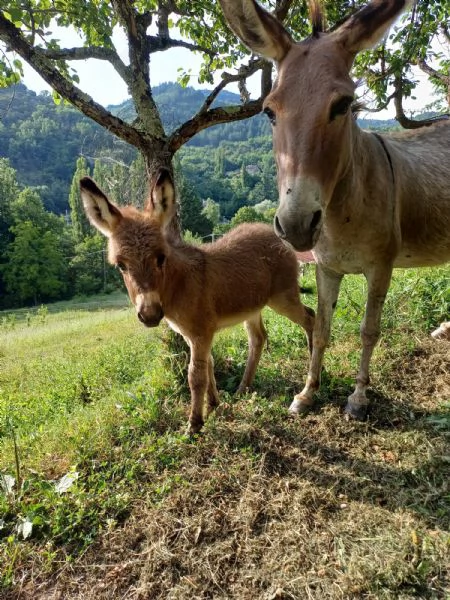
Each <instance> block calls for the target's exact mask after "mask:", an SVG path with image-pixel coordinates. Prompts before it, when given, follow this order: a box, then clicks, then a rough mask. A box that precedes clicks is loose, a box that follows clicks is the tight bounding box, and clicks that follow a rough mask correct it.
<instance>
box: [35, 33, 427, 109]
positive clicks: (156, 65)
mask: <svg viewBox="0 0 450 600" xmlns="http://www.w3.org/2000/svg"><path fill="white" fill-rule="evenodd" d="M53 32H54V34H56V35H55V37H56V36H57V35H58V33H59V35H60V43H61V46H63V47H67V48H69V47H75V46H80V45H81V41H80V38H79V36H78V35H77V34H76V32H75V31H74V30H68V29H59V30H58V28H57V27H55V28H53ZM172 35H173V37H176V35H174V34H173V33H172ZM113 41H114V45H115V46H116V49H117V51H118V53H119V55H120V56H121V58H122V60H124V62H128V60H127V46H126V39H125V35H124V34H123V32H122V31H120V30H119V29H118V28H117V29H116V31H115V32H114V36H113ZM70 64H71V65H72V66H73V67H74V68H75V69H76V71H77V74H78V76H79V77H80V84H79V87H80V88H81V89H82V90H83V91H85V92H87V93H88V94H89V95H91V96H92V97H93V99H94V100H95V101H97V102H98V103H100V104H102V105H111V104H120V103H121V102H123V101H124V100H126V99H127V98H128V92H127V89H126V86H125V83H124V82H123V80H122V79H121V78H120V77H119V76H118V75H117V73H116V71H115V70H114V68H113V67H112V65H110V63H108V62H107V61H100V60H94V59H90V60H85V61H72V62H71V63H70ZM200 64H201V56H200V55H196V54H194V53H192V52H190V51H189V50H187V49H185V48H172V49H170V50H167V51H165V52H157V53H155V54H152V56H151V65H150V73H151V84H152V86H155V85H158V84H160V83H165V82H168V81H176V80H177V77H178V75H179V72H178V69H179V68H180V67H182V68H183V69H186V70H188V69H190V70H191V73H192V78H191V83H190V85H191V86H192V87H194V88H200V87H207V86H205V85H201V84H199V83H198V79H197V76H198V72H199V68H200ZM415 75H416V76H417V79H418V80H419V81H420V85H419V86H418V88H416V93H415V95H416V96H417V100H407V101H405V103H404V108H405V110H406V112H407V111H408V110H413V111H414V110H415V111H420V110H422V109H423V108H424V106H426V105H427V104H429V103H430V102H431V101H432V100H433V98H432V88H431V85H430V84H429V83H428V80H427V77H426V75H425V74H423V73H422V72H421V71H420V70H416V71H415ZM219 77H220V76H219V75H218V76H217V82H218V81H220V78H219ZM259 81H260V78H259V74H256V75H255V76H253V77H252V78H250V79H249V80H248V82H247V84H248V85H247V87H248V89H249V91H250V92H251V95H252V98H257V97H259V91H260V88H259ZM23 83H24V84H25V85H26V86H27V87H28V88H29V89H31V90H33V91H35V92H37V93H38V92H41V91H43V90H49V91H50V89H51V88H50V87H49V86H48V85H47V84H46V83H45V81H44V80H43V79H42V78H41V77H40V76H39V75H38V74H37V73H36V72H35V71H34V70H33V69H32V68H31V67H29V66H28V65H27V64H26V63H24V78H23ZM226 89H227V90H229V91H232V92H238V89H237V85H236V84H231V85H229V86H227V88H226ZM391 104H392V103H391ZM361 116H362V117H368V118H371V117H372V118H376V119H380V118H381V119H388V118H393V117H394V107H393V105H392V106H389V107H388V109H387V110H384V111H381V112H378V113H364V112H363V113H362V114H361Z"/></svg>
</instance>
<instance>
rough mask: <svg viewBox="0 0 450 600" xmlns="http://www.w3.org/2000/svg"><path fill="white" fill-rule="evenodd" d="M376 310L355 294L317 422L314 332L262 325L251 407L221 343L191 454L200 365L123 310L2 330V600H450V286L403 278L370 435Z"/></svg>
mask: <svg viewBox="0 0 450 600" xmlns="http://www.w3.org/2000/svg"><path fill="white" fill-rule="evenodd" d="M312 281H313V276H312V268H311V267H309V268H308V269H307V272H306V275H305V278H304V283H305V284H308V283H311V282H312ZM364 293H365V284H364V280H363V279H362V278H360V277H351V278H348V280H347V281H346V283H345V286H344V288H343V290H342V293H341V297H340V300H339V303H338V307H337V310H336V316H335V320H334V326H333V337H332V343H331V346H330V348H329V350H328V351H327V354H326V361H325V370H324V372H323V378H322V379H323V382H322V388H321V390H320V392H319V394H318V398H317V404H316V407H315V409H314V410H313V411H312V412H311V413H310V414H309V415H308V416H306V417H305V418H303V419H290V418H288V417H287V411H286V409H287V407H288V405H289V403H290V401H291V399H292V396H293V394H294V393H295V392H296V391H298V390H299V389H301V387H302V385H303V382H304V379H305V376H306V372H307V349H306V341H305V338H304V335H303V334H302V332H299V330H298V328H297V327H296V326H294V325H293V324H291V323H290V322H288V321H286V320H284V319H282V318H281V317H279V316H278V315H274V313H271V311H269V310H267V311H265V322H266V325H267V329H268V333H269V349H268V350H266V351H265V352H264V354H263V358H262V360H261V364H260V367H259V369H258V372H257V376H256V381H255V384H254V391H253V392H252V393H250V394H248V395H247V396H245V397H241V398H236V397H234V396H233V392H234V390H235V389H236V387H237V384H238V383H239V379H240V376H241V375H242V372H243V368H244V365H245V360H246V338H245V333H244V331H243V328H242V327H237V328H233V329H230V330H226V331H223V332H221V333H220V334H219V335H218V336H217V341H216V344H215V346H214V355H215V361H216V376H217V382H218V386H219V389H220V390H221V401H222V404H221V407H220V408H219V410H218V411H217V413H216V414H215V415H214V416H212V417H211V418H210V419H209V420H208V422H207V424H206V426H205V428H204V432H203V433H202V434H201V435H199V436H196V437H195V438H194V439H190V438H188V437H186V436H185V435H184V431H185V429H186V424H187V413H188V406H189V390H188V387H187V381H186V365H187V353H186V349H185V347H184V346H183V344H181V343H179V342H178V341H177V340H176V339H175V337H174V335H173V334H170V333H169V332H168V330H167V328H166V326H165V325H161V326H160V327H159V328H158V329H154V330H153V329H152V330H149V329H145V328H144V327H143V326H142V325H141V324H140V323H139V322H138V321H137V319H136V317H135V315H134V313H133V310H132V309H131V308H130V306H129V303H128V300H127V298H126V296H125V295H124V294H119V293H117V294H115V295H111V296H105V297H98V298H94V299H90V300H86V301H84V302H83V301H79V302H70V303H58V304H55V305H51V306H48V307H41V308H39V309H35V310H22V311H15V312H9V313H6V312H5V313H0V598H2V599H3V598H4V599H5V600H6V599H11V600H12V599H14V600H20V599H26V600H28V599H29V600H31V599H32V600H39V599H42V600H43V599H46V600H47V599H56V598H58V599H59V598H61V599H63V598H64V599H79V600H90V599H94V598H95V599H103V598H104V599H116V598H117V599H119V598H121V599H122V598H126V599H130V600H131V599H132V600H134V599H142V600H143V599H147V598H148V599H161V600H162V599H171V600H175V599H177V600H178V599H180V600H181V599H185V598H195V599H197V598H198V599H239V600H247V599H248V600H250V599H263V600H275V599H286V600H287V599H296V600H297V599H298V600H304V599H310V598H311V599H317V600H319V599H325V600H326V599H347V598H351V599H355V600H356V599H366V598H367V599H375V598H376V599H378V598H380V599H392V600H394V599H400V600H406V599H410V598H424V599H428V598H429V599H434V598H436V599H437V598H439V599H445V600H448V599H449V598H450V534H449V531H450V487H449V481H450V478H449V475H450V451H449V441H450V344H448V343H446V342H435V341H433V340H431V339H430V338H429V331H430V330H431V329H432V328H433V326H434V325H437V324H438V323H439V322H440V320H442V319H444V318H445V317H447V319H448V316H449V314H450V277H449V273H448V269H445V268H441V269H435V270H434V271H431V270H430V271H428V270H423V271H416V272H413V271H410V272H401V271H399V272H397V273H396V275H395V279H394V281H393V284H392V288H391V291H390V293H389V297H388V300H387V303H386V309H385V312H384V316H383V335H382V339H381V341H380V343H379V345H378V347H377V349H376V351H375V354H374V359H373V363H372V389H371V392H370V397H371V401H372V404H371V410H370V414H369V418H368V420H367V421H366V422H365V423H354V422H347V421H345V420H344V419H343V407H344V405H345V403H346V398H347V396H348V395H349V393H350V392H351V390H352V382H353V378H354V375H355V373H356V370H357V365H358V358H359V322H360V319H361V316H362V314H363V307H364ZM303 299H304V301H305V303H307V304H309V305H311V306H314V305H315V300H316V299H315V296H314V295H312V296H309V297H307V296H304V298H303Z"/></svg>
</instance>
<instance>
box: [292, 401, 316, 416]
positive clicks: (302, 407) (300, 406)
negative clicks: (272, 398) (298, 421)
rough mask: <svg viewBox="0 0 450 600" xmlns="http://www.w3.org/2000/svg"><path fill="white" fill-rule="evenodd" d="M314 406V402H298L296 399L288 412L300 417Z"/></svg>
mask: <svg viewBox="0 0 450 600" xmlns="http://www.w3.org/2000/svg"><path fill="white" fill-rule="evenodd" d="M311 408H312V404H304V403H303V402H298V401H297V400H294V401H293V402H292V404H291V405H290V407H289V409H288V412H289V414H290V415H291V416H293V417H299V416H303V415H307V414H308V413H309V412H310V410H311Z"/></svg>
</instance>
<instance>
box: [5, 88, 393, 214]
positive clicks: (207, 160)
mask: <svg viewBox="0 0 450 600" xmlns="http://www.w3.org/2000/svg"><path fill="white" fill-rule="evenodd" d="M206 94H207V92H206V91H205V90H195V89H193V88H182V87H181V86H180V85H178V84H175V83H165V84H162V85H160V86H158V87H156V88H155V90H154V96H155V99H156V102H157V104H158V106H159V107H160V111H161V114H162V116H163V120H164V125H165V127H166V128H167V129H168V130H173V129H174V128H176V127H177V126H178V125H179V124H180V123H182V122H184V121H186V120H187V119H189V118H190V117H191V116H192V115H193V114H194V113H195V111H196V110H197V109H198V107H199V106H201V104H202V102H203V101H204V99H205V97H206ZM218 102H221V103H226V104H232V103H238V102H239V96H238V95H237V94H232V93H230V92H226V91H224V92H222V94H221V95H220V96H219V99H218ZM113 112H114V113H115V114H117V115H119V116H120V117H121V118H122V119H124V120H128V121H131V120H133V118H134V112H133V108H132V104H131V102H130V101H127V102H124V103H123V104H120V105H117V106H114V107H113ZM361 124H362V126H366V127H367V126H371V127H377V128H379V127H391V126H393V125H394V124H395V122H393V121H375V120H374V121H369V122H367V121H362V122H361ZM262 137H264V138H265V139H261V138H262ZM241 143H243V145H242V146H241V145H240V144H241ZM270 146H271V142H270V126H269V123H268V121H267V119H266V118H265V117H264V116H263V115H257V116H256V117H253V118H251V119H248V120H246V121H240V122H237V123H229V124H226V125H217V126H215V127H211V128H209V129H206V130H205V131H202V132H201V133H200V134H199V135H197V136H196V137H194V138H193V140H192V141H191V142H190V143H189V144H188V145H187V146H186V148H183V150H182V151H181V153H180V157H181V162H182V165H183V169H184V168H186V173H185V174H186V177H187V179H188V180H189V181H190V182H191V183H192V184H193V185H194V187H195V188H196V190H197V192H198V193H199V194H200V196H201V198H202V199H203V200H205V199H206V198H207V197H212V198H213V199H214V200H215V201H216V202H218V203H219V204H221V205H222V204H223V205H224V213H223V214H224V215H225V216H231V215H232V214H233V213H234V211H235V209H236V208H238V207H239V206H242V205H244V204H248V203H249V201H250V203H253V204H254V203H256V202H260V201H261V200H264V199H265V198H264V197H263V196H264V194H263V193H262V190H261V186H259V189H257V190H255V191H253V189H254V187H255V186H256V184H257V183H258V180H259V179H260V177H259V174H260V173H265V177H266V182H265V184H261V185H263V187H264V188H265V189H266V193H267V194H269V193H270V195H269V196H266V197H268V198H271V199H274V196H273V192H274V189H273V186H270V185H269V183H268V181H267V178H268V176H269V172H270V173H272V174H273V172H274V171H273V166H272V167H270V168H269V164H268V163H273V159H269V158H268V153H270ZM194 147H195V150H194ZM211 148H214V151H213V152H212V150H211ZM218 148H221V150H220V152H216V149H218ZM79 156H84V157H85V158H86V159H87V161H88V163H89V164H91V165H93V164H94V161H95V159H96V158H101V159H102V160H103V161H104V162H106V163H109V164H110V165H112V164H114V162H117V161H119V162H120V163H125V164H126V165H129V164H130V163H131V162H132V161H133V160H134V159H135V158H136V152H135V150H134V148H132V147H131V146H128V145H127V144H125V143H124V142H121V141H120V140H118V139H117V138H115V137H114V136H112V135H110V134H109V133H107V132H106V131H105V130H104V129H103V128H102V127H100V126H98V125H96V124H95V123H94V122H93V121H91V120H89V119H87V118H86V117H84V116H83V115H82V114H81V113H79V112H78V111H77V110H75V109H74V108H72V107H71V106H68V105H66V104H59V105H56V104H55V103H54V101H53V98H52V96H51V95H50V94H49V93H46V92H44V93H41V94H39V95H36V94H35V93H34V92H32V91H30V90H28V89H27V88H26V87H25V86H24V85H22V84H19V85H16V86H13V87H10V88H6V89H0V157H5V158H8V159H9V161H10V164H11V166H12V167H13V168H14V169H15V170H16V171H17V178H18V182H19V184H20V185H22V186H32V187H38V188H39V193H40V196H41V198H42V201H43V203H44V206H45V208H46V209H48V210H51V211H52V212H56V213H58V214H63V213H65V212H66V210H68V194H69V188H70V184H71V181H72V177H73V173H74V170H75V164H76V161H77V158H78V157H79ZM239 156H240V157H241V158H239ZM212 164H213V165H214V166H213V168H212V169H211V165H212ZM243 164H244V166H246V167H248V169H247V171H248V172H247V174H248V177H247V176H246V175H245V174H244V175H243V177H241V180H240V182H239V183H238V182H235V183H234V184H232V185H231V189H228V190H226V189H224V186H223V181H221V180H222V179H223V175H224V173H228V172H229V171H231V172H233V171H234V172H237V171H239V170H240V169H242V166H243ZM252 165H253V166H252ZM246 177H247V184H248V185H246V184H245V181H244V180H245V178H246ZM253 180H254V181H253ZM242 183H244V185H241V184H242ZM252 183H254V185H253V186H252ZM230 213H231V215H230Z"/></svg>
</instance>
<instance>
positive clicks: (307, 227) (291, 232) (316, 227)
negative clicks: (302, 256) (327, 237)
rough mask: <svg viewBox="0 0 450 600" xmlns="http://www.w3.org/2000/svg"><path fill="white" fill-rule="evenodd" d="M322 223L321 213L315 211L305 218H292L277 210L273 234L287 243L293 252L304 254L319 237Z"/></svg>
mask: <svg viewBox="0 0 450 600" xmlns="http://www.w3.org/2000/svg"><path fill="white" fill-rule="evenodd" d="M321 222H322V211H321V210H316V211H314V212H313V213H312V214H310V215H307V216H306V217H303V218H300V216H298V217H297V218H295V217H294V218H293V216H292V215H291V214H285V213H283V211H282V210H281V208H279V209H278V210H277V212H276V215H275V218H274V222H273V226H274V229H275V233H276V234H277V235H278V237H280V238H281V239H282V240H286V241H287V242H289V243H290V244H291V245H292V246H293V247H294V248H295V250H298V251H299V252H304V251H306V250H311V249H312V248H313V247H314V245H315V244H316V242H317V238H318V237H319V233H320V228H321Z"/></svg>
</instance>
